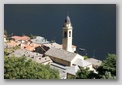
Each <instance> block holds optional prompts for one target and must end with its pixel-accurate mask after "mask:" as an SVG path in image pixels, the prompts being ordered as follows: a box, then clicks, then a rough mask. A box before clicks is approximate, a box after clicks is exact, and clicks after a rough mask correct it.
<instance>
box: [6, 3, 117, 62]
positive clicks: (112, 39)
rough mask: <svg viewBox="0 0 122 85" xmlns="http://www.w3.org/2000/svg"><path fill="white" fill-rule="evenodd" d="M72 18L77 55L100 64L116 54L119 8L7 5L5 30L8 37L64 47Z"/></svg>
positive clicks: (103, 6)
mask: <svg viewBox="0 0 122 85" xmlns="http://www.w3.org/2000/svg"><path fill="white" fill-rule="evenodd" d="M67 14H68V15H69V17H70V19H71V23H72V26H73V44H74V45H76V46H77V51H78V52H79V53H80V54H81V55H85V52H84V51H79V50H78V49H79V48H84V49H85V50H86V53H87V54H88V56H89V57H94V58H97V59H100V60H103V59H105V58H106V56H107V54H108V53H114V54H116V5H115V4H106V5H104V4H96V5H92V4H79V5H75V4H72V5H67V4H65V5H54V4H53V5H26V4H25V5H22V4H20V5H17V4H15V5H12V4H9V5H7V4H5V5H4V28H5V29H6V30H7V32H8V34H11V33H13V34H14V35H22V34H26V35H30V34H33V35H40V36H43V37H45V38H46V39H47V40H55V41H56V42H57V43H59V44H61V43H62V27H63V24H64V20H65V18H66V16H67Z"/></svg>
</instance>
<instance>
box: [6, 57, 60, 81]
mask: <svg viewBox="0 0 122 85" xmlns="http://www.w3.org/2000/svg"><path fill="white" fill-rule="evenodd" d="M4 78H5V79H59V72H58V71H57V70H55V69H52V68H50V66H49V65H42V64H39V63H36V62H34V61H32V60H31V59H26V57H25V56H22V57H19V58H18V57H14V56H12V57H9V58H8V57H6V56H4Z"/></svg>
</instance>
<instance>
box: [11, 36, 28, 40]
mask: <svg viewBox="0 0 122 85" xmlns="http://www.w3.org/2000/svg"><path fill="white" fill-rule="evenodd" d="M11 38H13V39H15V40H29V39H30V37H28V36H22V37H21V36H12V37H11Z"/></svg>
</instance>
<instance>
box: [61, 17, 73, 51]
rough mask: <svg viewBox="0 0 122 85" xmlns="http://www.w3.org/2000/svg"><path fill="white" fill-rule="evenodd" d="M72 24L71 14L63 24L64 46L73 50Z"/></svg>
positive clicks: (67, 49) (65, 48) (68, 49)
mask: <svg viewBox="0 0 122 85" xmlns="http://www.w3.org/2000/svg"><path fill="white" fill-rule="evenodd" d="M72 29H73V28H72V25H71V21H70V18H69V16H67V17H66V19H65V22H64V25H63V33H62V34H63V39H62V48H63V49H64V50H66V51H69V52H73V49H72Z"/></svg>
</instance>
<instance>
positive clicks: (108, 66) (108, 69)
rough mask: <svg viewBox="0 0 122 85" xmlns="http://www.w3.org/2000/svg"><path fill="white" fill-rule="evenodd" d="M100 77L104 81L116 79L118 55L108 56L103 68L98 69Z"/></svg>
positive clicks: (102, 65)
mask: <svg viewBox="0 0 122 85" xmlns="http://www.w3.org/2000/svg"><path fill="white" fill-rule="evenodd" d="M97 71H98V75H99V77H100V78H103V79H115V78H116V55H115V54H108V56H107V58H106V59H105V60H104V61H103V62H102V64H101V66H100V67H99V68H98V69H97Z"/></svg>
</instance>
